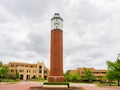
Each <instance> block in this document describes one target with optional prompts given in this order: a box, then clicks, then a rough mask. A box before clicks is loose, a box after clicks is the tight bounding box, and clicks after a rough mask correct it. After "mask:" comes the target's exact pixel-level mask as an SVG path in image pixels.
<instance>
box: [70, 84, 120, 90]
mask: <svg viewBox="0 0 120 90" xmlns="http://www.w3.org/2000/svg"><path fill="white" fill-rule="evenodd" d="M71 86H75V87H82V88H83V89H84V90H120V87H97V86H96V85H95V84H74V83H73V84H71Z"/></svg>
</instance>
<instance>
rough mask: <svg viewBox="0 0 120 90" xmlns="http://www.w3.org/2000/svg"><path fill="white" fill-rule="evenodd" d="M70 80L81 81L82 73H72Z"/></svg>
mask: <svg viewBox="0 0 120 90" xmlns="http://www.w3.org/2000/svg"><path fill="white" fill-rule="evenodd" d="M70 81H72V82H79V81H80V75H78V73H75V74H72V75H71V76H70Z"/></svg>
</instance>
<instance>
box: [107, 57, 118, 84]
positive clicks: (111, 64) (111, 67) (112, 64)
mask: <svg viewBox="0 0 120 90" xmlns="http://www.w3.org/2000/svg"><path fill="white" fill-rule="evenodd" d="M107 65H108V70H110V71H112V72H114V77H115V79H116V80H117V82H118V86H120V59H119V58H117V60H116V61H115V62H111V61H107Z"/></svg>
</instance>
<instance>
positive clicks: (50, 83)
mask: <svg viewBox="0 0 120 90" xmlns="http://www.w3.org/2000/svg"><path fill="white" fill-rule="evenodd" d="M43 85H67V86H68V88H69V83H68V82H44V83H43Z"/></svg>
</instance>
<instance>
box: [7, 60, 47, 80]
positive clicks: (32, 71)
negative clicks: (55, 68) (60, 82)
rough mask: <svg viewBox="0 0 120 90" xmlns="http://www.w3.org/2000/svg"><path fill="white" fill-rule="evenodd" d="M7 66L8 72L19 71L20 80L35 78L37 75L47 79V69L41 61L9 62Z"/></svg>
mask: <svg viewBox="0 0 120 90" xmlns="http://www.w3.org/2000/svg"><path fill="white" fill-rule="evenodd" d="M7 66H8V68H9V73H10V74H14V75H15V74H16V72H19V74H20V79H22V80H30V79H37V78H38V77H42V78H44V79H47V78H48V75H49V70H48V68H46V66H45V65H44V63H43V62H37V64H29V63H19V62H9V64H8V65H7Z"/></svg>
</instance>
